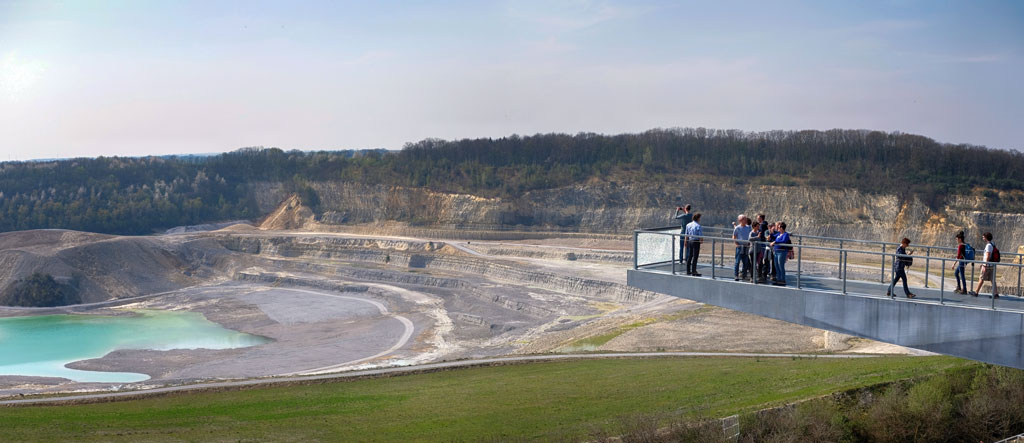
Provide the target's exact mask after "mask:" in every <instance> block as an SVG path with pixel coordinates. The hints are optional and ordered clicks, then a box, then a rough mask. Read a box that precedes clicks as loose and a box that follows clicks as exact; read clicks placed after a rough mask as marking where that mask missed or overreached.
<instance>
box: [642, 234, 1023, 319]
mask: <svg viewBox="0 0 1024 443" xmlns="http://www.w3.org/2000/svg"><path fill="white" fill-rule="evenodd" d="M677 229H679V228H676V227H672V228H664V229H658V230H650V229H638V230H635V231H634V232H633V236H634V238H633V240H634V243H633V245H634V249H633V252H634V269H642V268H647V267H656V266H663V265H666V264H668V263H672V271H673V274H676V260H677V258H678V259H680V260H681V259H682V257H681V255H682V254H681V252H682V251H680V256H679V257H677V255H676V251H677V249H676V246H677V243H676V242H677V240H679V239H680V238H681V237H687V239H692V238H700V239H702V240H704V241H705V242H707V241H710V242H711V246H712V248H711V254H710V255H711V263H712V266H711V273H712V275H711V277H712V278H716V275H715V273H716V268H718V267H719V266H723V267H724V266H725V262H726V259H725V246H726V245H732V246H737V245H736V244H737V243H744V245H739V246H748V247H752V248H755V250H756V248H761V247H767V246H768V245H770V244H771V242H760V241H751V240H740V239H733V238H732V237H724V236H716V235H699V236H694V235H690V236H687V235H684V234H680V233H679V232H678V231H676V232H666V231H669V230H672V231H675V230H677ZM704 229H708V228H706V227H705V228H704ZM720 229H722V228H713V230H720ZM641 234H643V235H658V236H668V237H670V241H669V242H670V243H671V254H672V255H671V258H670V260H662V261H658V262H652V263H644V264H642V265H641V264H640V263H639V249H638V248H639V236H640V235H641ZM836 240H844V242H845V241H846V240H848V239H836ZM719 243H720V244H721V248H719V247H718V244H719ZM853 243H858V242H855V241H854V242H853ZM786 246H787V247H790V248H792V249H793V250H794V251H795V254H796V257H795V260H797V272H796V279H797V288H801V286H802V278H803V274H804V272H803V266H802V265H803V251H804V250H805V249H806V250H814V251H822V252H826V253H836V254H837V255H838V263H835V262H825V263H828V264H836V265H837V266H838V267H839V278H841V279H842V282H843V289H842V291H841V292H842V293H843V294H846V293H847V280H848V279H849V276H848V272H847V271H848V269H849V267H850V263H849V256H850V254H854V255H857V254H861V255H869V256H876V257H881V261H882V277H883V278H882V280H883V282H884V281H886V280H888V279H887V278H886V277H885V275H886V273H885V265H886V262H890V261H891V262H892V263H893V264H894V265H895V260H896V259H898V258H917V259H919V260H924V261H925V269H924V273H925V275H924V280H925V288H927V287H928V282H929V281H930V280H931V279H932V277H933V275H932V273H931V272H929V271H930V270H929V267H928V264H929V263H931V261H933V260H934V261H937V262H939V263H940V268H941V271H940V273H939V274H940V275H938V276H937V277H938V278H939V282H940V285H939V286H940V287H939V288H938V289H939V303H940V304H945V301H946V294H945V292H946V290H945V286H946V280H947V278H948V277H947V275H946V272H947V267H948V266H949V265H950V264H952V263H962V264H963V265H964V266H966V265H968V264H970V265H972V271H971V283H974V265H978V264H980V265H987V266H991V267H993V269H999V268H1002V269H1004V271H1003V272H1007V271H1006V269H1007V268H1009V269H1011V270H1012V269H1017V285H1016V292H1015V294H1017V295H1024V294H1022V293H1021V275H1022V271H1024V263H1013V262H998V263H996V262H985V261H981V260H965V259H957V258H951V257H933V256H925V255H914V254H896V253H895V252H885V251H884V249H883V251H882V252H878V251H871V250H863V249H854V248H848V247H843V246H841V247H839V248H835V247H829V246H815V245H806V244H801V243H790V244H787V245H786ZM925 248H927V247H925ZM701 255H705V256H706V254H701ZM716 262H717V263H719V264H718V265H716V264H715V263H716ZM855 266H861V265H855ZM890 271H892V269H890ZM1010 272H1012V271H1010ZM891 275H892V274H891V273H890V277H889V278H891ZM1002 275H1005V274H1002ZM1010 275H1012V273H1011V274H1010ZM857 280H858V281H864V280H863V279H857ZM867 281H871V280H870V279H868V280H867ZM755 283H756V279H755ZM996 283H997V284H998V283H1000V282H999V279H998V276H996ZM1004 285H1005V282H1004ZM1004 287H1005V286H1004ZM1009 287H1010V288H1012V287H1013V285H1009ZM893 290H895V289H893ZM1003 294H1006V292H1004V293H1003ZM1001 295H1002V294H1001ZM911 301H913V302H922V303H931V302H928V301H920V300H911ZM991 308H992V309H997V306H996V299H995V298H994V297H993V298H992V305H991ZM1002 309H1003V310H1013V311H1018V310H1019V309H1006V308H1002Z"/></svg>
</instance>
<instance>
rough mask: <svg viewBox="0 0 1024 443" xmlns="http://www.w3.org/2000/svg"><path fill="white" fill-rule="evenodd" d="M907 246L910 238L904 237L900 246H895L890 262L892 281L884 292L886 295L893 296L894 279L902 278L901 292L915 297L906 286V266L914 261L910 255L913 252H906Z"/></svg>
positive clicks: (908, 296) (909, 296)
mask: <svg viewBox="0 0 1024 443" xmlns="http://www.w3.org/2000/svg"><path fill="white" fill-rule="evenodd" d="M907 246H910V239H909V238H905V237H904V238H903V241H901V242H900V247H898V248H896V256H895V257H893V262H892V269H893V276H892V283H889V290H888V291H886V293H885V295H886V296H887V297H894V295H893V294H892V292H893V289H896V281H898V280H900V279H903V293H904V294H906V296H907V298H914V297H916V296H915V295H914V294H911V293H910V288H908V287H907V266H910V264H911V263H913V262H914V261H913V260H914V258H913V257H911V255H913V252H910V253H908V252H907ZM925 278H927V276H925Z"/></svg>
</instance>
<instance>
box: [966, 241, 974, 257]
mask: <svg viewBox="0 0 1024 443" xmlns="http://www.w3.org/2000/svg"><path fill="white" fill-rule="evenodd" d="M964 260H972V261H973V260H974V246H971V244H970V243H964Z"/></svg>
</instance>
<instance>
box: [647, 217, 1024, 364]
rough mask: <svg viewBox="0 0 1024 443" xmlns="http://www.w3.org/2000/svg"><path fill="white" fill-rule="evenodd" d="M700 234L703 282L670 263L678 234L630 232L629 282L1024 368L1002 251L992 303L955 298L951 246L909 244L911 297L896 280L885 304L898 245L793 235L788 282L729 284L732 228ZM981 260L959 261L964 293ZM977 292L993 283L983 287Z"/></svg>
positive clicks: (1016, 303)
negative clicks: (964, 277)
mask: <svg viewBox="0 0 1024 443" xmlns="http://www.w3.org/2000/svg"><path fill="white" fill-rule="evenodd" d="M704 230H705V233H710V235H705V236H704V245H703V246H702V251H701V260H700V264H699V266H698V272H700V273H701V274H703V276H701V277H693V276H687V275H686V273H685V269H684V265H682V264H680V263H678V258H679V251H678V249H679V228H659V229H653V230H639V231H636V232H634V260H635V261H634V266H633V269H630V270H629V271H628V274H627V282H628V284H629V285H630V286H633V287H636V288H640V289H646V290H649V291H653V292H658V293H662V294H668V295H672V296H676V297H680V298H685V299H688V300H693V301H697V302H701V303H707V304H710V305H714V306H721V307H724V308H728V309H733V310H737V311H742V312H748V313H751V314H755V315H760V316H764V317H769V318H774V319H778V320H782V321H786V322H790V323H796V324H801V325H807V326H811V327H815V328H820V329H825V330H829V331H835V332H840V333H844V334H849V335H854V336H858V337H864V338H869V339H872V340H878V341H882V342H886V343H892V344H897V345H900V346H906V347H910V348H915V349H921V350H925V351H930V352H936V353H940V354H946V355H952V356H957V357H963V358H968V359H972V360H978V361H983V362H987V363H993V364H998V365H1002V366H1010V367H1015V368H1020V369H1024V298H1022V297H1020V295H1021V293H1022V292H1021V275H1022V265H1021V261H1022V260H1021V256H1020V255H1018V254H1011V253H1007V252H1004V253H1002V258H1003V260H1002V262H1001V263H1000V264H999V265H998V266H997V267H996V277H997V284H998V285H999V293H1000V297H999V298H998V299H995V298H992V297H991V292H983V293H982V294H981V295H980V296H978V297H972V296H970V295H961V294H955V293H953V288H955V287H956V283H955V280H954V279H953V271H952V269H951V268H952V266H953V265H954V263H955V262H956V260H955V259H954V258H952V257H953V256H954V253H953V251H952V250H951V248H944V247H937V246H917V247H915V246H914V245H911V247H910V248H908V249H909V250H910V251H914V250H915V249H916V252H915V255H914V265H913V266H912V267H910V268H908V275H909V277H910V281H911V287H910V291H911V292H912V293H914V294H915V295H916V297H915V298H913V299H907V298H905V297H904V294H903V287H902V285H901V284H898V285H897V286H896V287H895V288H894V290H893V293H894V295H895V297H893V298H890V297H888V296H886V291H887V290H888V288H889V284H888V282H889V281H891V277H892V269H891V268H892V267H891V264H892V261H893V258H894V257H895V255H894V254H893V251H895V250H896V246H897V245H896V244H893V243H885V242H875V241H863V240H855V239H839V238H828V237H814V236H796V235H794V236H793V242H794V244H793V245H792V246H793V249H794V254H795V255H796V258H794V259H792V260H789V261H788V262H787V264H786V271H787V272H786V273H787V284H788V285H787V286H784V287H783V286H772V285H767V284H757V283H754V282H751V281H734V280H733V263H734V256H735V249H734V248H735V243H734V241H733V240H732V239H731V238H730V237H731V229H729V230H727V231H726V230H724V229H715V228H707V227H705V229H704ZM764 246H765V245H763V244H762V245H754V246H752V247H754V248H761V247H764ZM981 249H982V248H980V247H979V248H978V253H979V254H980V252H981ZM977 258H982V257H980V256H979V257H977ZM981 264H982V262H980V261H975V262H973V263H972V262H970V261H967V262H965V266H966V270H967V278H968V279H969V281H968V284H969V285H970V286H971V287H972V288H974V287H975V286H974V285H975V284H976V283H977V278H979V277H980V271H979V269H978V266H980V265H981ZM972 265H973V266H972ZM972 267H973V268H974V271H973V273H972ZM883 281H885V283H883ZM984 290H985V291H990V290H991V287H990V286H989V285H988V284H986V285H985V288H984Z"/></svg>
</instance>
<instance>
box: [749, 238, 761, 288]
mask: <svg viewBox="0 0 1024 443" xmlns="http://www.w3.org/2000/svg"><path fill="white" fill-rule="evenodd" d="M759 247H761V245H760V244H759V243H758V242H757V240H754V241H752V242H750V250H751V252H752V254H751V255H750V266H751V267H752V268H754V269H752V271H753V272H751V274H752V275H753V276H754V278H753V279H752V280H751V281H752V282H753V283H754V284H755V285H756V284H757V280H758V279H760V278H761V264H760V263H758V262H757V248H759Z"/></svg>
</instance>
